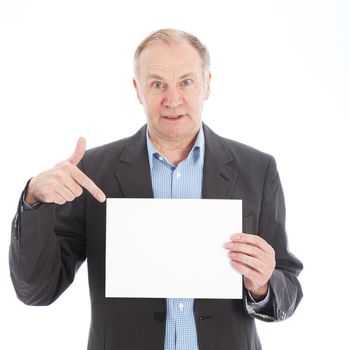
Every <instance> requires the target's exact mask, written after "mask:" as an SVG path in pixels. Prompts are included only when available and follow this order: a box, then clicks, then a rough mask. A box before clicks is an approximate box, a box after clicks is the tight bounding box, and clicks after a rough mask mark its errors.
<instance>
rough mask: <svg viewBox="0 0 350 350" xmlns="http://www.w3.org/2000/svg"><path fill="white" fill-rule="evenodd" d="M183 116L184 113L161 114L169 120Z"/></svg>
mask: <svg viewBox="0 0 350 350" xmlns="http://www.w3.org/2000/svg"><path fill="white" fill-rule="evenodd" d="M184 116H185V115H184V114H176V115H163V116H162V117H163V118H165V119H169V120H177V119H180V118H182V117H184Z"/></svg>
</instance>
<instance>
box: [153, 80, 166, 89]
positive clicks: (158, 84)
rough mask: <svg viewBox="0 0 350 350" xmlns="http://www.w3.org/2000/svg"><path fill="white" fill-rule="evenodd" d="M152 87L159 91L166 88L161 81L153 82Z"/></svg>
mask: <svg viewBox="0 0 350 350" xmlns="http://www.w3.org/2000/svg"><path fill="white" fill-rule="evenodd" d="M152 86H153V87H155V88H156V89H158V90H159V89H162V88H164V84H163V83H162V82H160V81H155V82H153V83H152Z"/></svg>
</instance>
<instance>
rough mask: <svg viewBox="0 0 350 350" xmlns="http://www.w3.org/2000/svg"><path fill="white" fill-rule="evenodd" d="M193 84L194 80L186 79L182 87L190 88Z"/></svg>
mask: <svg viewBox="0 0 350 350" xmlns="http://www.w3.org/2000/svg"><path fill="white" fill-rule="evenodd" d="M191 84H192V80H191V79H185V80H183V81H182V85H183V86H190V85H191Z"/></svg>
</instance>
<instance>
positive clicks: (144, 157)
mask: <svg viewBox="0 0 350 350" xmlns="http://www.w3.org/2000/svg"><path fill="white" fill-rule="evenodd" d="M203 131H204V137H205V155H204V168H203V190H202V197H203V198H205V199H226V198H232V193H233V190H234V186H235V183H236V180H237V176H238V172H237V171H236V170H235V169H234V159H233V158H232V156H231V155H230V154H229V152H228V151H227V150H226V147H225V146H224V144H223V142H222V139H221V138H220V137H219V136H218V135H217V134H215V133H214V132H213V131H212V130H211V129H210V128H209V127H208V126H206V125H205V124H204V123H203ZM115 176H116V178H117V180H118V182H119V185H120V188H121V191H122V193H123V195H124V197H127V198H153V190H152V180H151V175H150V167H149V160H148V153H147V146H146V126H143V127H142V128H141V129H140V130H139V131H138V132H137V133H136V134H135V135H134V136H132V137H131V138H130V141H129V143H128V145H127V146H126V147H125V150H124V152H123V153H122V155H121V157H120V166H119V167H118V169H117V170H116V171H115Z"/></svg>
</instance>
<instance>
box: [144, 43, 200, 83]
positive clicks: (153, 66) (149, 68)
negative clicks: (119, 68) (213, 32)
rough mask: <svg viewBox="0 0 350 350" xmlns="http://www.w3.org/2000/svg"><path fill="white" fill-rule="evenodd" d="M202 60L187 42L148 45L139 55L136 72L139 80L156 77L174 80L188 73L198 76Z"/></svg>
mask: <svg viewBox="0 0 350 350" xmlns="http://www.w3.org/2000/svg"><path fill="white" fill-rule="evenodd" d="M201 71H202V60H201V57H200V56H199V53H198V51H197V50H196V49H195V48H193V47H192V46H191V45H190V44H189V43H188V42H187V41H185V40H182V41H181V42H179V43H170V44H168V43H165V42H164V43H163V42H153V43H150V44H149V45H148V46H147V47H146V48H145V49H144V50H143V51H142V52H141V54H140V56H139V59H138V72H139V77H140V78H141V79H147V77H148V76H150V75H158V76H162V77H164V78H167V79H176V78H177V77H180V76H183V75H184V74H187V73H188V72H192V73H194V74H200V73H201Z"/></svg>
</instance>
